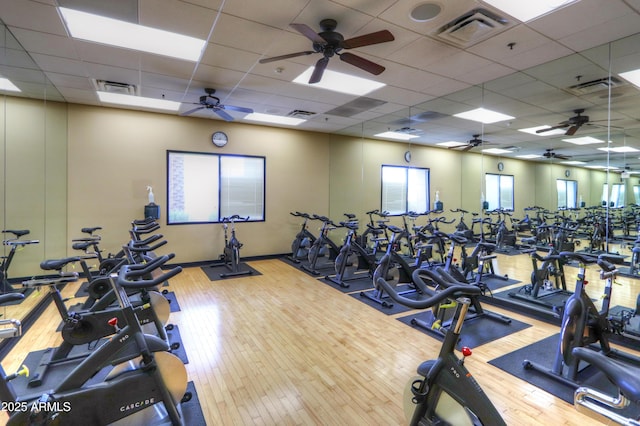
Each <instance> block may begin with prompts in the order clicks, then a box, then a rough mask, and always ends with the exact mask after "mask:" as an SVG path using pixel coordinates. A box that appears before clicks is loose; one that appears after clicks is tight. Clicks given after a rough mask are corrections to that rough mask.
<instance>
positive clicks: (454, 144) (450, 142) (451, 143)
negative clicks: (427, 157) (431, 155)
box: [436, 141, 465, 148]
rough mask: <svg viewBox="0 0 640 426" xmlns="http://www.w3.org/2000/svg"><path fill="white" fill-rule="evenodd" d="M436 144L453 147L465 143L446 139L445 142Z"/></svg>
mask: <svg viewBox="0 0 640 426" xmlns="http://www.w3.org/2000/svg"><path fill="white" fill-rule="evenodd" d="M436 145H438V146H446V147H449V148H451V147H454V146H463V145H465V143H464V142H456V141H447V142H440V143H437V144H436Z"/></svg>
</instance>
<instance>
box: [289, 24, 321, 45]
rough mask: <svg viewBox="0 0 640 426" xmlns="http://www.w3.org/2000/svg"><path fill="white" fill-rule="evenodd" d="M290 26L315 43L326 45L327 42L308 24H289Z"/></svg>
mask: <svg viewBox="0 0 640 426" xmlns="http://www.w3.org/2000/svg"><path fill="white" fill-rule="evenodd" d="M289 26H290V27H291V28H293V29H294V30H296V31H297V32H299V33H300V34H302V35H303V36H305V37H306V38H308V39H309V40H311V41H312V42H314V43H319V44H325V43H326V42H327V41H326V40H325V39H323V38H322V37H320V36H319V35H318V33H316V32H315V31H314V30H313V29H312V28H311V27H309V26H308V25H307V24H289Z"/></svg>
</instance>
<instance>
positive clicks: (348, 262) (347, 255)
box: [325, 221, 385, 288]
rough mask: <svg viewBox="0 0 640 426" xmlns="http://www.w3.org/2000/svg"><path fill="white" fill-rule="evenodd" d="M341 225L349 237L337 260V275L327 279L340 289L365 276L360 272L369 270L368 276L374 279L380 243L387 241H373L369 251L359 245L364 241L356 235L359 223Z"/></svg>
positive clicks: (343, 223) (381, 239) (329, 276)
mask: <svg viewBox="0 0 640 426" xmlns="http://www.w3.org/2000/svg"><path fill="white" fill-rule="evenodd" d="M340 225H342V226H344V227H345V228H347V236H346V237H345V240H344V244H343V245H342V247H341V248H340V253H338V256H337V257H336V260H335V271H336V274H335V275H327V276H326V277H325V279H327V280H329V281H331V282H332V283H334V284H338V285H339V286H340V287H344V288H347V287H349V281H352V280H357V279H359V278H362V276H363V275H365V274H364V273H358V272H357V271H358V270H361V271H364V270H367V274H366V275H367V276H368V277H369V278H373V271H374V270H375V268H376V265H377V247H378V243H379V242H381V241H384V240H385V239H384V238H380V239H377V240H373V241H374V247H373V249H372V250H368V249H367V248H366V247H362V246H361V245H360V244H359V243H358V241H362V240H361V239H360V238H358V236H357V234H356V231H357V230H358V222H355V221H351V222H340Z"/></svg>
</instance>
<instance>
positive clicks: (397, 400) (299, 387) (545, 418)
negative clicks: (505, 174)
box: [0, 255, 639, 426]
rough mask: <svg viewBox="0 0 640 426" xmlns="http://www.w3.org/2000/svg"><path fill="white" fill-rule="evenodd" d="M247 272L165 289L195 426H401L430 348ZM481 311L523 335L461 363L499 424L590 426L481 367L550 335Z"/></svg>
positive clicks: (44, 334)
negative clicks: (202, 423) (200, 421)
mask: <svg viewBox="0 0 640 426" xmlns="http://www.w3.org/2000/svg"><path fill="white" fill-rule="evenodd" d="M250 265H251V266H252V267H254V268H255V269H256V270H258V271H260V272H261V274H262V275H258V276H249V277H240V278H234V279H227V280H224V281H213V282H212V281H210V280H209V279H208V278H207V277H206V275H205V274H204V273H203V272H202V270H201V269H200V268H186V269H185V270H184V271H183V273H181V274H180V275H178V276H177V277H175V278H174V279H173V280H172V281H171V283H170V290H172V291H174V292H175V293H176V296H177V300H178V302H179V304H180V308H181V310H180V311H179V312H174V313H172V314H171V322H172V323H175V324H177V325H178V326H179V327H180V332H181V335H182V339H183V344H184V347H185V349H186V351H187V355H188V357H189V364H187V370H188V374H189V379H190V380H192V381H194V382H195V386H196V389H197V392H198V396H199V399H200V401H201V403H202V409H203V412H204V416H205V418H206V420H207V424H209V425H294V424H295V425H301V424H303V425H402V424H406V420H405V417H404V413H403V408H402V398H403V390H404V387H405V384H406V382H407V381H408V379H409V378H411V377H412V376H413V375H414V374H415V369H416V366H417V365H418V364H419V363H420V362H422V361H424V360H425V359H429V358H433V357H434V356H435V355H436V354H437V351H438V348H439V342H438V341H437V340H436V339H434V338H433V337H430V336H428V335H426V334H423V333H421V332H419V331H417V330H414V329H412V328H411V327H408V326H406V325H404V324H402V323H401V322H400V321H397V320H396V318H397V317H399V316H403V315H406V313H404V314H397V315H392V316H388V315H386V314H384V313H381V312H379V311H378V310H376V309H373V308H371V307H368V306H367V305H365V304H364V303H362V302H360V301H358V300H357V299H356V298H353V297H349V296H347V295H345V294H343V293H341V292H340V291H337V290H336V289H334V288H332V287H330V286H329V285H326V284H323V283H321V282H319V281H318V280H317V279H316V278H313V277H311V276H308V275H307V274H305V273H303V272H301V271H299V270H298V269H297V268H295V267H292V266H290V265H288V264H286V263H284V262H283V261H280V260H277V259H274V260H262V261H256V262H251V263H250ZM496 266H497V268H498V272H500V273H502V274H505V273H506V274H509V276H511V277H513V278H516V279H521V280H523V281H526V280H528V276H529V274H530V273H531V266H530V261H529V259H528V257H527V256H526V255H521V256H502V255H501V256H500V257H499V259H498V261H497V265H496ZM571 270H572V271H575V269H571ZM573 279H574V277H572V276H569V278H568V281H569V282H570V281H572V280H573ZM619 281H620V283H621V284H622V285H621V286H616V288H615V289H614V300H613V303H612V306H613V305H615V304H625V305H627V306H635V296H636V295H637V294H638V291H639V289H638V285H637V284H636V283H635V282H633V281H634V280H624V279H620V280H619ZM526 282H528V281H526ZM591 283H592V284H590V291H591V292H592V293H590V294H596V292H597V289H598V286H599V285H600V284H599V279H598V278H597V275H596V274H594V275H593V277H592V279H591ZM65 293H66V294H67V295H71V294H73V293H75V289H74V288H71V287H69V288H67V289H65ZM490 309H491V310H493V311H496V312H504V313H506V314H508V315H509V316H511V317H512V318H514V319H518V320H521V321H524V322H526V323H529V324H532V325H533V327H530V328H528V329H525V330H523V331H520V332H518V333H515V334H512V335H510V336H508V337H505V338H503V339H500V340H498V341H494V342H491V343H488V344H485V345H482V346H480V347H477V348H474V353H473V355H472V356H471V357H470V358H468V359H467V361H466V365H467V367H468V369H469V370H470V371H471V372H473V373H474V375H475V377H476V379H477V380H478V382H479V383H480V384H481V385H482V387H483V388H484V389H485V391H486V392H487V394H488V395H489V396H490V398H491V399H492V401H493V402H494V404H495V405H496V406H497V407H498V409H499V410H500V412H501V413H502V414H503V417H504V419H505V421H506V422H507V423H508V424H510V425H540V424H545V425H576V424H581V425H583V426H587V425H591V424H598V423H597V422H595V421H594V420H591V419H589V418H588V417H585V416H583V415H581V414H579V413H577V412H576V411H575V409H574V408H573V406H572V405H570V404H567V403H565V402H563V401H562V400H559V399H557V398H555V397H553V396H551V395H550V394H548V393H546V392H545V391H543V390H541V389H539V388H537V387H535V386H532V385H529V384H527V383H526V382H524V381H521V380H519V379H517V378H514V377H513V376H511V375H509V374H507V373H504V372H502V371H501V370H499V369H497V368H495V367H493V366H491V365H489V364H488V363H487V361H489V360H491V359H493V358H495V357H498V356H500V355H503V354H505V353H507V352H510V351H513V350H515V349H517V348H520V347H522V346H525V345H527V344H529V343H533V342H535V341H538V340H540V339H542V338H544V337H546V336H549V335H552V334H554V333H557V332H558V327H557V326H552V325H549V324H546V323H541V322H538V321H535V320H533V319H531V318H527V317H523V316H520V315H518V314H515V313H512V312H507V311H502V310H500V309H498V308H494V307H491V308H490ZM58 322H59V317H58V314H57V312H55V311H54V308H53V306H50V307H49V308H47V310H46V312H44V314H43V315H42V316H41V318H40V319H39V321H38V322H37V323H36V325H35V326H34V327H32V329H30V330H29V331H28V333H26V334H25V335H24V336H23V337H22V338H21V339H20V341H19V342H18V344H17V345H16V347H15V348H14V349H13V350H12V351H11V353H10V354H9V355H8V356H7V357H6V358H5V359H3V360H2V366H3V367H4V368H5V370H6V371H9V372H11V371H14V370H15V369H17V368H18V367H19V365H20V364H21V362H22V361H23V359H24V357H25V356H26V355H27V353H28V352H30V351H32V350H36V349H41V348H45V347H50V346H53V345H56V344H57V343H58V342H59V341H60V337H59V336H58V335H57V334H56V333H55V332H53V330H54V329H55V327H56V326H57V324H58ZM1 418H2V417H0V419H1ZM0 421H1V420H0Z"/></svg>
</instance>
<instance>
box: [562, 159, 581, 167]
mask: <svg viewBox="0 0 640 426" xmlns="http://www.w3.org/2000/svg"><path fill="white" fill-rule="evenodd" d="M561 163H562V164H567V165H569V166H579V165H581V164H587V163H585V162H584V161H578V160H569V161H561Z"/></svg>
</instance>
